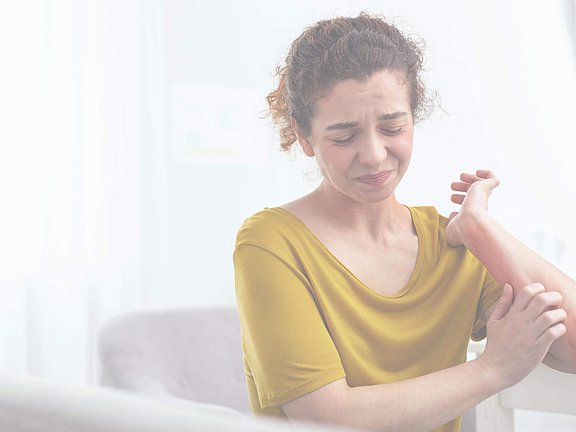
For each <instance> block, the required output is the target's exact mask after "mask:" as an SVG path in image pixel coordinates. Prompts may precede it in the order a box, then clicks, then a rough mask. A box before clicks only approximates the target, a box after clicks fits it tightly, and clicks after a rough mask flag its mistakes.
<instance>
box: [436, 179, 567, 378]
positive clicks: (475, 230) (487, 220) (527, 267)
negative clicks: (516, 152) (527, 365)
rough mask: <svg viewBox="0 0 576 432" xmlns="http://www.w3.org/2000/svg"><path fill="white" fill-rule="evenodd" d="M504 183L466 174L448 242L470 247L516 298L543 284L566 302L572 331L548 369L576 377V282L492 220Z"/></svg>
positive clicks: (551, 355)
mask: <svg viewBox="0 0 576 432" xmlns="http://www.w3.org/2000/svg"><path fill="white" fill-rule="evenodd" d="M499 183H500V181H499V179H498V177H496V176H495V175H494V173H493V172H491V171H488V170H479V171H477V172H476V175H474V174H468V173H463V174H462V175H461V176H460V181H459V182H455V183H452V190H454V191H456V192H462V193H464V194H453V195H452V201H453V202H455V203H457V204H461V208H460V211H459V212H458V213H456V212H454V213H452V214H451V215H450V222H449V223H448V227H447V228H446V239H447V241H448V243H449V244H451V245H452V246H455V245H459V244H463V245H464V246H466V247H467V248H468V250H470V252H472V253H473V254H474V255H475V256H476V258H478V259H479V260H480V262H482V264H484V265H485V266H486V268H487V269H488V271H490V273H491V274H492V275H493V276H494V277H495V278H496V280H497V281H498V283H500V284H501V285H504V284H505V283H509V284H510V285H512V287H513V289H514V291H515V292H516V291H517V290H519V289H520V288H522V287H524V286H526V285H529V284H531V283H535V282H539V283H541V284H542V285H544V288H545V289H546V291H555V292H557V293H559V294H560V295H561V296H562V298H563V301H562V306H561V307H562V309H564V311H565V312H566V314H567V319H566V323H565V324H566V330H567V331H566V333H565V334H564V335H563V336H562V337H560V338H559V339H558V340H556V342H554V344H553V345H552V346H551V347H550V350H549V352H548V355H547V357H546V358H545V359H544V363H546V364H548V365H549V366H551V367H553V368H555V369H558V370H561V371H564V372H571V373H576V282H574V281H573V280H572V279H571V278H570V277H568V276H567V275H566V274H564V273H563V272H562V271H560V270H559V269H558V268H556V267H555V266H554V265H553V264H551V263H550V262H548V261H547V260H545V259H544V258H542V257H541V256H540V255H538V254H537V253H535V252H534V251H532V250H531V249H530V248H528V247H527V246H526V245H524V244H523V243H522V242H520V241H519V240H517V239H516V238H514V237H513V236H512V235H511V234H510V233H509V232H508V231H506V230H505V229H504V228H503V227H502V226H501V225H500V224H499V223H498V222H496V221H495V220H494V219H492V218H491V217H490V216H488V198H489V197H490V194H491V193H492V190H493V189H494V188H495V187H497V186H498V185H499Z"/></svg>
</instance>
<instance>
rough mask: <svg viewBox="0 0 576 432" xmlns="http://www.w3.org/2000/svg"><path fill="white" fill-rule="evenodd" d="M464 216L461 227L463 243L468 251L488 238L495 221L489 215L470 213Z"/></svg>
mask: <svg viewBox="0 0 576 432" xmlns="http://www.w3.org/2000/svg"><path fill="white" fill-rule="evenodd" d="M463 216H464V217H463V218H462V222H461V225H460V226H461V228H460V230H461V239H462V243H463V244H464V246H466V247H467V248H468V249H473V248H474V245H475V244H476V243H477V242H478V241H480V240H482V239H484V238H485V237H486V233H487V232H488V231H489V230H490V227H491V226H492V225H493V224H494V223H495V221H494V219H492V218H491V217H490V216H488V215H487V214H483V215H478V214H474V213H470V214H466V215H463Z"/></svg>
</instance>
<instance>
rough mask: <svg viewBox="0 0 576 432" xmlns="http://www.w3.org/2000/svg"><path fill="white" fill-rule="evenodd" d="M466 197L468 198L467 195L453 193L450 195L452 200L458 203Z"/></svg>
mask: <svg viewBox="0 0 576 432" xmlns="http://www.w3.org/2000/svg"><path fill="white" fill-rule="evenodd" d="M464 198H466V196H465V195H458V194H452V195H451V196H450V201H452V202H453V203H456V204H462V203H463V202H464Z"/></svg>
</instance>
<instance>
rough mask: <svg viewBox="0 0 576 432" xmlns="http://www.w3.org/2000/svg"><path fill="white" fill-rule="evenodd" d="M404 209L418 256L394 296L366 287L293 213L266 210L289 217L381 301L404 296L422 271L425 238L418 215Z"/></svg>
mask: <svg viewBox="0 0 576 432" xmlns="http://www.w3.org/2000/svg"><path fill="white" fill-rule="evenodd" d="M405 207H406V208H407V209H408V210H409V211H410V215H411V216H412V224H413V225H414V228H415V230H416V237H417V238H418V254H417V257H416V264H415V265H414V269H413V270H412V275H411V276H410V279H409V280H408V283H407V284H406V285H405V286H404V287H402V288H401V289H400V290H398V291H396V292H395V293H394V294H390V295H386V294H382V293H379V292H378V291H376V290H373V289H372V288H370V287H369V286H368V285H366V284H365V283H364V282H363V281H362V280H361V279H360V278H359V277H357V276H356V275H355V274H354V273H353V272H352V271H351V270H350V269H349V268H348V267H347V266H346V265H345V264H344V263H343V262H341V261H340V260H339V259H338V257H337V256H336V255H334V254H333V253H332V252H331V251H330V249H328V248H327V247H326V246H325V245H324V243H322V242H321V241H320V239H319V238H318V237H316V235H315V234H314V233H313V232H312V230H310V228H308V226H307V225H306V224H305V223H304V222H303V221H302V220H301V219H300V218H299V217H298V216H296V215H294V214H293V213H291V212H290V211H288V210H286V209H285V208H283V207H272V208H267V209H268V210H276V211H279V212H280V213H282V214H284V215H287V216H289V217H290V218H291V219H293V220H296V222H297V223H298V224H299V226H300V227H301V228H302V229H303V231H304V232H305V233H306V235H307V236H308V237H310V238H311V239H312V240H313V241H314V242H315V243H317V244H318V245H320V247H321V248H322V250H324V251H325V252H326V254H327V255H329V256H330V257H331V259H332V260H334V261H335V262H336V263H337V264H338V265H339V266H340V267H341V268H342V269H344V271H345V272H346V273H348V274H349V275H350V276H352V277H353V278H354V279H355V280H356V281H357V282H358V284H359V285H360V286H361V287H362V288H363V289H365V290H367V291H369V293H370V294H371V295H373V296H376V297H380V298H383V299H396V298H400V297H403V296H405V295H406V294H408V293H409V292H410V291H411V289H412V288H413V287H414V285H415V283H416V280H417V279H418V276H419V274H420V272H421V269H422V265H423V259H424V258H423V255H424V250H425V249H424V248H425V243H424V242H425V237H426V236H425V235H424V233H423V229H422V225H421V222H420V218H419V217H418V213H417V211H416V209H414V208H413V207H410V206H407V205H405Z"/></svg>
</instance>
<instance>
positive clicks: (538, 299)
mask: <svg viewBox="0 0 576 432" xmlns="http://www.w3.org/2000/svg"><path fill="white" fill-rule="evenodd" d="M563 301H564V298H563V297H562V294H560V293H558V292H555V291H550V292H543V293H539V294H536V295H535V296H534V297H532V299H531V300H530V303H529V304H528V306H527V307H526V312H527V313H528V314H529V315H530V316H531V317H532V319H537V318H538V317H539V316H540V315H542V314H543V313H545V312H546V311H549V310H553V309H558V308H559V307H560V306H562V302H563Z"/></svg>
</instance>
